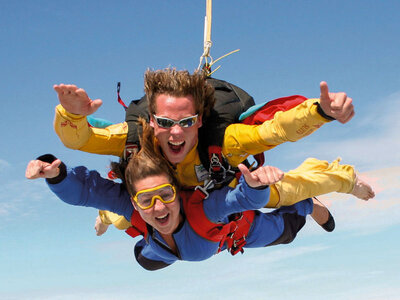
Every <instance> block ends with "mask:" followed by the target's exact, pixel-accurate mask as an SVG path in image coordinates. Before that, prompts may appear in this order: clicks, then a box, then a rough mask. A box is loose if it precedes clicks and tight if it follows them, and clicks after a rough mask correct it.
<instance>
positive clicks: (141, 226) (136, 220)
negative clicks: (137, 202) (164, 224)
mask: <svg viewBox="0 0 400 300" xmlns="http://www.w3.org/2000/svg"><path fill="white" fill-rule="evenodd" d="M131 224H132V226H131V227H129V228H128V229H126V230H125V232H126V233H127V234H129V235H130V236H131V237H137V236H139V235H142V236H144V238H145V239H147V233H148V232H147V225H146V222H145V221H144V220H143V219H142V217H141V216H140V214H139V212H138V211H137V210H136V209H134V210H133V213H132V216H131Z"/></svg>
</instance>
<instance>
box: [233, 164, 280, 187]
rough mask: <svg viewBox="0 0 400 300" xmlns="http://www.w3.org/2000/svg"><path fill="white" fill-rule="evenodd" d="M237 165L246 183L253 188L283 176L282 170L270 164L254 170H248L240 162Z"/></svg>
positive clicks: (273, 181)
mask: <svg viewBox="0 0 400 300" xmlns="http://www.w3.org/2000/svg"><path fill="white" fill-rule="evenodd" d="M238 167H239V169H240V171H241V172H242V174H243V176H244V179H245V180H246V182H247V184H248V185H249V186H250V187H253V188H254V187H258V186H264V185H270V184H274V183H276V182H278V181H280V180H282V178H283V177H284V172H283V171H281V170H280V169H278V168H275V167H272V166H263V167H260V168H258V169H256V170H254V171H253V172H250V171H249V169H248V168H247V167H246V166H244V165H242V164H240V165H239V166H238Z"/></svg>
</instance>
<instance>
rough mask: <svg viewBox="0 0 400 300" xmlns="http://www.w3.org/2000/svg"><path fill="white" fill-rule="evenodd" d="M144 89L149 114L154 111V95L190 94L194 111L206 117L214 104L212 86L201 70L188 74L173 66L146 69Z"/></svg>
mask: <svg viewBox="0 0 400 300" xmlns="http://www.w3.org/2000/svg"><path fill="white" fill-rule="evenodd" d="M144 90H145V92H146V95H147V99H148V100H149V110H150V113H151V114H155V113H156V103H155V100H156V97H157V96H158V95H161V94H167V95H170V96H174V97H185V96H188V95H191V96H192V97H193V98H194V104H195V108H196V113H197V114H199V115H200V116H203V115H204V117H207V116H208V114H209V112H210V110H211V108H212V107H213V106H214V101H215V100H214V88H213V87H212V86H211V85H210V84H208V83H207V81H206V77H205V76H204V74H203V73H202V72H195V73H193V74H190V73H189V72H188V71H177V70H176V69H175V68H166V69H163V70H156V71H152V70H147V71H146V73H145V75H144Z"/></svg>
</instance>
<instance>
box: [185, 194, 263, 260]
mask: <svg viewBox="0 0 400 300" xmlns="http://www.w3.org/2000/svg"><path fill="white" fill-rule="evenodd" d="M184 193H186V197H182V200H183V207H184V210H185V213H186V216H187V220H188V222H189V224H190V226H191V227H192V229H193V230H194V231H195V232H196V233H197V234H198V235H200V236H201V237H203V238H205V239H207V240H209V241H212V242H218V243H219V247H218V252H220V251H221V250H222V248H223V246H224V245H226V248H227V250H228V251H229V252H230V253H231V254H232V255H235V254H237V253H238V252H242V253H243V247H244V246H245V245H246V237H247V235H248V232H249V230H250V227H251V224H252V222H253V220H254V216H255V212H254V211H251V210H249V211H245V212H243V213H237V214H234V215H232V216H231V217H230V222H229V223H227V224H224V223H214V222H212V221H210V220H209V219H208V218H207V216H206V214H205V212H204V208H203V201H204V199H205V197H206V196H207V195H208V193H207V194H206V193H204V192H203V191H202V189H196V190H195V191H194V192H192V193H191V192H190V191H184ZM190 193H191V194H190Z"/></svg>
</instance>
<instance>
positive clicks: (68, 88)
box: [53, 83, 81, 95]
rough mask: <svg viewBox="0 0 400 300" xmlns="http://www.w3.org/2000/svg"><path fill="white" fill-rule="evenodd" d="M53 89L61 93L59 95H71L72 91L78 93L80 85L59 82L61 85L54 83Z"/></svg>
mask: <svg viewBox="0 0 400 300" xmlns="http://www.w3.org/2000/svg"><path fill="white" fill-rule="evenodd" d="M53 89H54V90H55V91H56V92H57V93H58V94H59V95H70V94H72V93H76V91H77V90H81V89H78V87H77V86H76V85H74V84H63V83H61V84H59V85H56V84H55V85H53Z"/></svg>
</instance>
